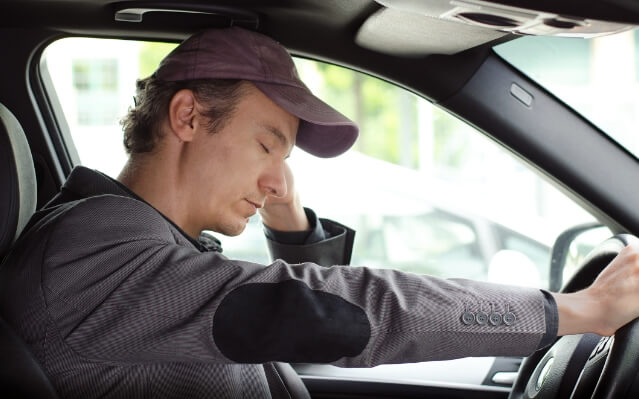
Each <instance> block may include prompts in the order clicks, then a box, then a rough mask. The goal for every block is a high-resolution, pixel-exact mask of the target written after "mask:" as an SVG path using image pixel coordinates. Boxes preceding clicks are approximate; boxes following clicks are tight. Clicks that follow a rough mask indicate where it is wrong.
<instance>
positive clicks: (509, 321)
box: [504, 312, 517, 326]
mask: <svg viewBox="0 0 639 399" xmlns="http://www.w3.org/2000/svg"><path fill="white" fill-rule="evenodd" d="M515 320H517V318H516V317H515V314H514V313H513V312H508V313H506V314H505V315H504V324H505V325H507V326H512V325H513V324H515Z"/></svg>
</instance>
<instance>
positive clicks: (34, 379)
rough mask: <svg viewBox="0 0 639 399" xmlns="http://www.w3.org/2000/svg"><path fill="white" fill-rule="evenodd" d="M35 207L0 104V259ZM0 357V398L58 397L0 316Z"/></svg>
mask: <svg viewBox="0 0 639 399" xmlns="http://www.w3.org/2000/svg"><path fill="white" fill-rule="evenodd" d="M35 207H36V176H35V170H34V167H33V159H32V157H31V150H30V149H29V144H28V143H27V139H26V137H25V135H24V131H23V130H22V127H21V126H20V123H19V122H18V120H17V119H16V117H15V116H13V114H12V113H11V112H10V111H9V110H8V109H7V107H5V106H4V105H2V104H0V212H1V215H0V260H2V259H4V257H5V255H6V254H7V253H8V252H9V251H10V249H11V245H12V244H13V243H14V241H15V240H16V239H17V238H18V236H19V235H20V232H21V231H22V229H23V228H24V226H25V225H26V224H27V222H28V221H29V218H30V217H31V215H32V214H33V212H34V211H35ZM15 300H18V301H19V300H20V298H15ZM0 359H2V360H1V361H0V397H2V398H44V399H48V398H57V397H58V396H57V395H56V393H55V390H54V389H53V387H52V385H51V382H49V380H48V378H47V376H46V375H45V374H44V371H43V370H42V368H41V367H40V365H39V364H38V362H37V361H36V360H35V358H34V357H33V355H32V354H31V352H30V351H29V348H28V347H27V345H26V344H25V343H24V342H23V341H22V339H21V338H20V337H19V336H18V335H17V334H16V333H15V332H14V331H13V330H12V328H11V327H10V326H9V325H8V324H7V323H6V322H5V321H4V320H3V319H2V318H1V317H0Z"/></svg>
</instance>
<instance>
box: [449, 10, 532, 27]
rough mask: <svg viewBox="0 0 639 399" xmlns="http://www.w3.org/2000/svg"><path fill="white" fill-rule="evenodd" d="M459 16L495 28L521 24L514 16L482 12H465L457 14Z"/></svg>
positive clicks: (467, 20)
mask: <svg viewBox="0 0 639 399" xmlns="http://www.w3.org/2000/svg"><path fill="white" fill-rule="evenodd" d="M457 17H458V18H460V19H462V20H464V21H466V22H471V23H476V24H479V25H484V26H489V27H493V28H516V27H518V26H519V25H521V24H520V23H519V22H517V21H515V20H514V19H512V18H506V17H502V16H499V15H493V14H485V13H481V12H463V13H460V14H457Z"/></svg>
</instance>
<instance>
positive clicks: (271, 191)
mask: <svg viewBox="0 0 639 399" xmlns="http://www.w3.org/2000/svg"><path fill="white" fill-rule="evenodd" d="M284 168H285V166H284V162H278V163H277V164H275V165H273V166H272V167H270V168H268V169H267V170H266V171H265V172H264V173H263V174H262V176H261V178H260V180H259V186H260V190H261V191H262V193H264V194H265V195H269V196H271V197H277V198H283V197H285V196H286V193H287V190H288V187H287V184H286V173H285V170H284Z"/></svg>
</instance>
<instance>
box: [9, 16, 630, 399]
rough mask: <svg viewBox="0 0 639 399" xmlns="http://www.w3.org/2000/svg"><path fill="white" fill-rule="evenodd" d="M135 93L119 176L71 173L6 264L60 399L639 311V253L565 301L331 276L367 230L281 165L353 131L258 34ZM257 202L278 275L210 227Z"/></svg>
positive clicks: (200, 383)
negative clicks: (223, 242) (234, 253)
mask: <svg viewBox="0 0 639 399" xmlns="http://www.w3.org/2000/svg"><path fill="white" fill-rule="evenodd" d="M138 89H139V90H138V96H137V104H136V107H135V109H133V110H131V111H130V113H129V115H128V117H127V119H126V120H125V122H124V129H125V146H126V147H127V149H128V150H129V152H130V154H131V157H130V159H129V161H128V163H127V165H126V166H125V168H124V170H123V171H122V173H121V175H120V176H119V179H118V181H115V180H111V179H109V178H108V177H106V176H104V175H102V174H100V173H98V172H95V171H91V170H88V169H86V168H76V169H75V170H74V171H73V173H72V175H71V176H70V178H69V180H68V182H67V183H66V184H65V186H64V187H63V189H62V191H61V193H60V194H59V195H58V196H57V197H56V198H54V199H53V200H52V202H51V203H50V204H48V205H47V206H45V208H44V209H43V210H41V211H39V212H38V213H37V214H36V215H35V216H34V218H33V219H32V221H31V222H30V224H29V226H28V227H27V229H26V230H25V233H24V234H23V236H22V237H21V239H20V241H19V242H18V243H17V245H16V248H15V249H14V251H13V252H12V255H10V257H9V258H8V259H7V261H6V264H5V266H4V267H3V268H2V270H1V271H0V273H2V275H1V276H0V281H2V283H3V287H2V290H0V292H2V295H4V296H5V298H4V300H2V301H0V303H2V304H3V305H2V306H3V308H2V313H3V315H4V317H5V318H6V319H7V320H8V321H9V322H10V323H11V324H12V325H13V326H15V327H16V328H17V329H18V331H19V332H20V334H21V335H22V337H23V338H24V339H25V340H26V341H27V343H28V344H29V345H30V346H31V348H32V350H33V352H34V354H35V356H36V357H37V358H38V360H39V361H40V362H41V364H42V365H43V367H44V368H45V370H46V372H47V374H48V376H49V378H50V379H51V381H52V383H53V384H54V386H55V388H56V390H57V391H58V392H59V394H60V395H61V396H62V397H81V398H86V397H97V396H104V397H154V398H158V397H269V396H278V395H286V394H287V393H286V392H284V391H285V390H286V387H285V388H282V386H281V381H279V380H278V378H279V376H278V375H277V374H275V373H274V371H273V365H272V364H271V363H270V362H273V361H287V362H326V363H329V362H330V363H332V364H335V365H339V366H364V367H367V366H373V365H377V364H381V363H397V362H414V361H424V360H434V359H449V358H454V357H462V356H482V355H528V354H530V353H531V352H533V351H534V350H536V349H538V348H540V347H543V346H546V345H548V344H549V343H551V342H552V341H553V339H554V338H555V336H556V335H557V333H558V334H560V335H563V334H573V333H581V332H587V331H590V332H596V333H599V334H603V335H607V334H611V333H613V332H614V331H615V330H616V329H617V328H619V327H620V326H622V325H623V324H625V323H626V322H628V321H629V320H632V319H634V318H635V317H637V316H639V307H637V306H635V307H628V306H620V305H621V304H627V303H633V304H636V303H639V286H638V285H639V283H637V281H638V279H637V277H638V276H639V260H638V259H639V250H638V248H637V247H635V246H631V247H628V248H626V249H624V251H622V253H621V254H620V255H619V256H618V257H617V258H616V259H615V260H614V261H613V262H612V263H611V265H609V267H608V268H607V269H606V270H605V271H604V272H603V273H602V274H601V276H600V277H599V278H598V279H597V281H596V282H595V283H594V284H593V285H592V286H591V287H590V288H588V289H587V290H584V291H581V292H579V293H575V294H562V295H560V294H550V293H546V292H541V291H539V290H536V289H528V288H515V287H508V286H501V285H495V284H488V283H482V282H473V281H468V280H441V279H437V278H432V277H428V276H418V275H412V274H406V273H400V272H396V271H392V270H373V269H367V268H355V267H347V266H332V267H322V266H318V264H319V265H324V266H331V265H339V264H341V265H344V264H347V263H348V260H349V258H350V249H351V245H352V239H353V232H352V231H350V230H349V229H347V228H346V227H344V226H341V225H339V224H337V223H335V222H331V221H328V220H319V219H317V217H316V216H315V215H314V213H313V212H312V211H310V210H305V209H304V208H302V207H301V204H300V201H299V199H298V197H297V196H296V193H295V190H294V187H293V179H292V176H291V173H290V170H289V169H288V167H287V166H286V158H287V157H288V155H289V153H290V151H291V149H292V147H293V145H298V146H299V147H300V148H302V149H304V150H306V151H308V152H310V153H313V154H315V155H318V156H322V157H329V156H333V155H336V154H339V153H341V152H343V151H345V150H346V149H348V148H349V147H350V146H351V145H352V143H353V142H354V140H355V138H356V136H357V129H356V127H355V126H354V124H353V123H352V122H350V121H349V120H348V119H346V118H345V117H343V116H341V115H340V114H339V113H337V112H336V111H334V110H332V109H331V108H330V107H329V106H327V105H326V104H324V103H322V102H321V101H319V100H318V99H316V98H315V97H314V96H313V95H312V94H311V93H310V92H309V91H308V89H306V87H305V86H304V85H303V84H302V83H301V82H300V81H299V78H298V76H297V73H296V71H295V68H294V65H293V63H292V60H291V59H290V56H289V55H288V54H287V53H286V51H285V50H284V49H283V48H282V47H281V46H279V44H277V43H276V42H274V41H272V40H270V39H268V38H266V37H264V36H261V35H259V34H256V33H252V32H249V31H245V30H241V29H238V28H232V29H227V30H213V31H206V32H202V33H200V34H198V35H195V36H193V37H191V38H190V39H189V40H187V41H186V42H184V43H183V44H181V45H180V46H179V47H178V48H177V49H176V50H175V51H173V52H172V53H171V54H170V55H168V56H167V58H165V59H164V60H163V62H162V63H161V65H160V67H159V68H158V70H157V71H156V72H155V74H154V75H153V76H151V77H150V78H148V79H145V80H143V81H141V82H140V83H139V88H138ZM336 195H339V194H337V193H336ZM258 210H259V212H260V214H261V216H262V218H263V221H264V224H265V226H266V233H267V237H268V238H269V247H270V249H271V251H272V253H273V255H274V257H275V258H281V259H278V260H276V261H275V262H274V263H272V264H271V265H269V266H264V265H257V264H253V263H249V262H242V261H238V260H230V259H227V258H226V257H224V256H223V255H222V254H221V253H220V252H219V249H220V248H219V244H218V242H217V241H216V240H215V239H213V238H211V237H210V236H206V235H201V234H200V233H201V232H202V230H205V229H207V230H214V231H217V232H219V233H222V234H226V235H237V234H240V233H241V232H242V231H243V229H244V227H245V226H246V223H247V221H248V219H249V218H250V217H251V216H252V215H254V214H255V213H256V212H258ZM197 237H199V240H196V238H197ZM282 259H283V260H282ZM294 262H306V263H301V264H299V265H292V264H291V263H294ZM308 262H314V263H308ZM25 292H26V295H25ZM17 295H20V297H23V298H25V300H24V301H21V302H19V303H15V302H12V301H10V300H7V299H8V298H11V297H12V296H17ZM486 307H490V308H491V309H492V311H491V313H490V314H488V313H487V314H485V315H483V314H481V313H482V309H485V308H486ZM484 316H485V317H484Z"/></svg>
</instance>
